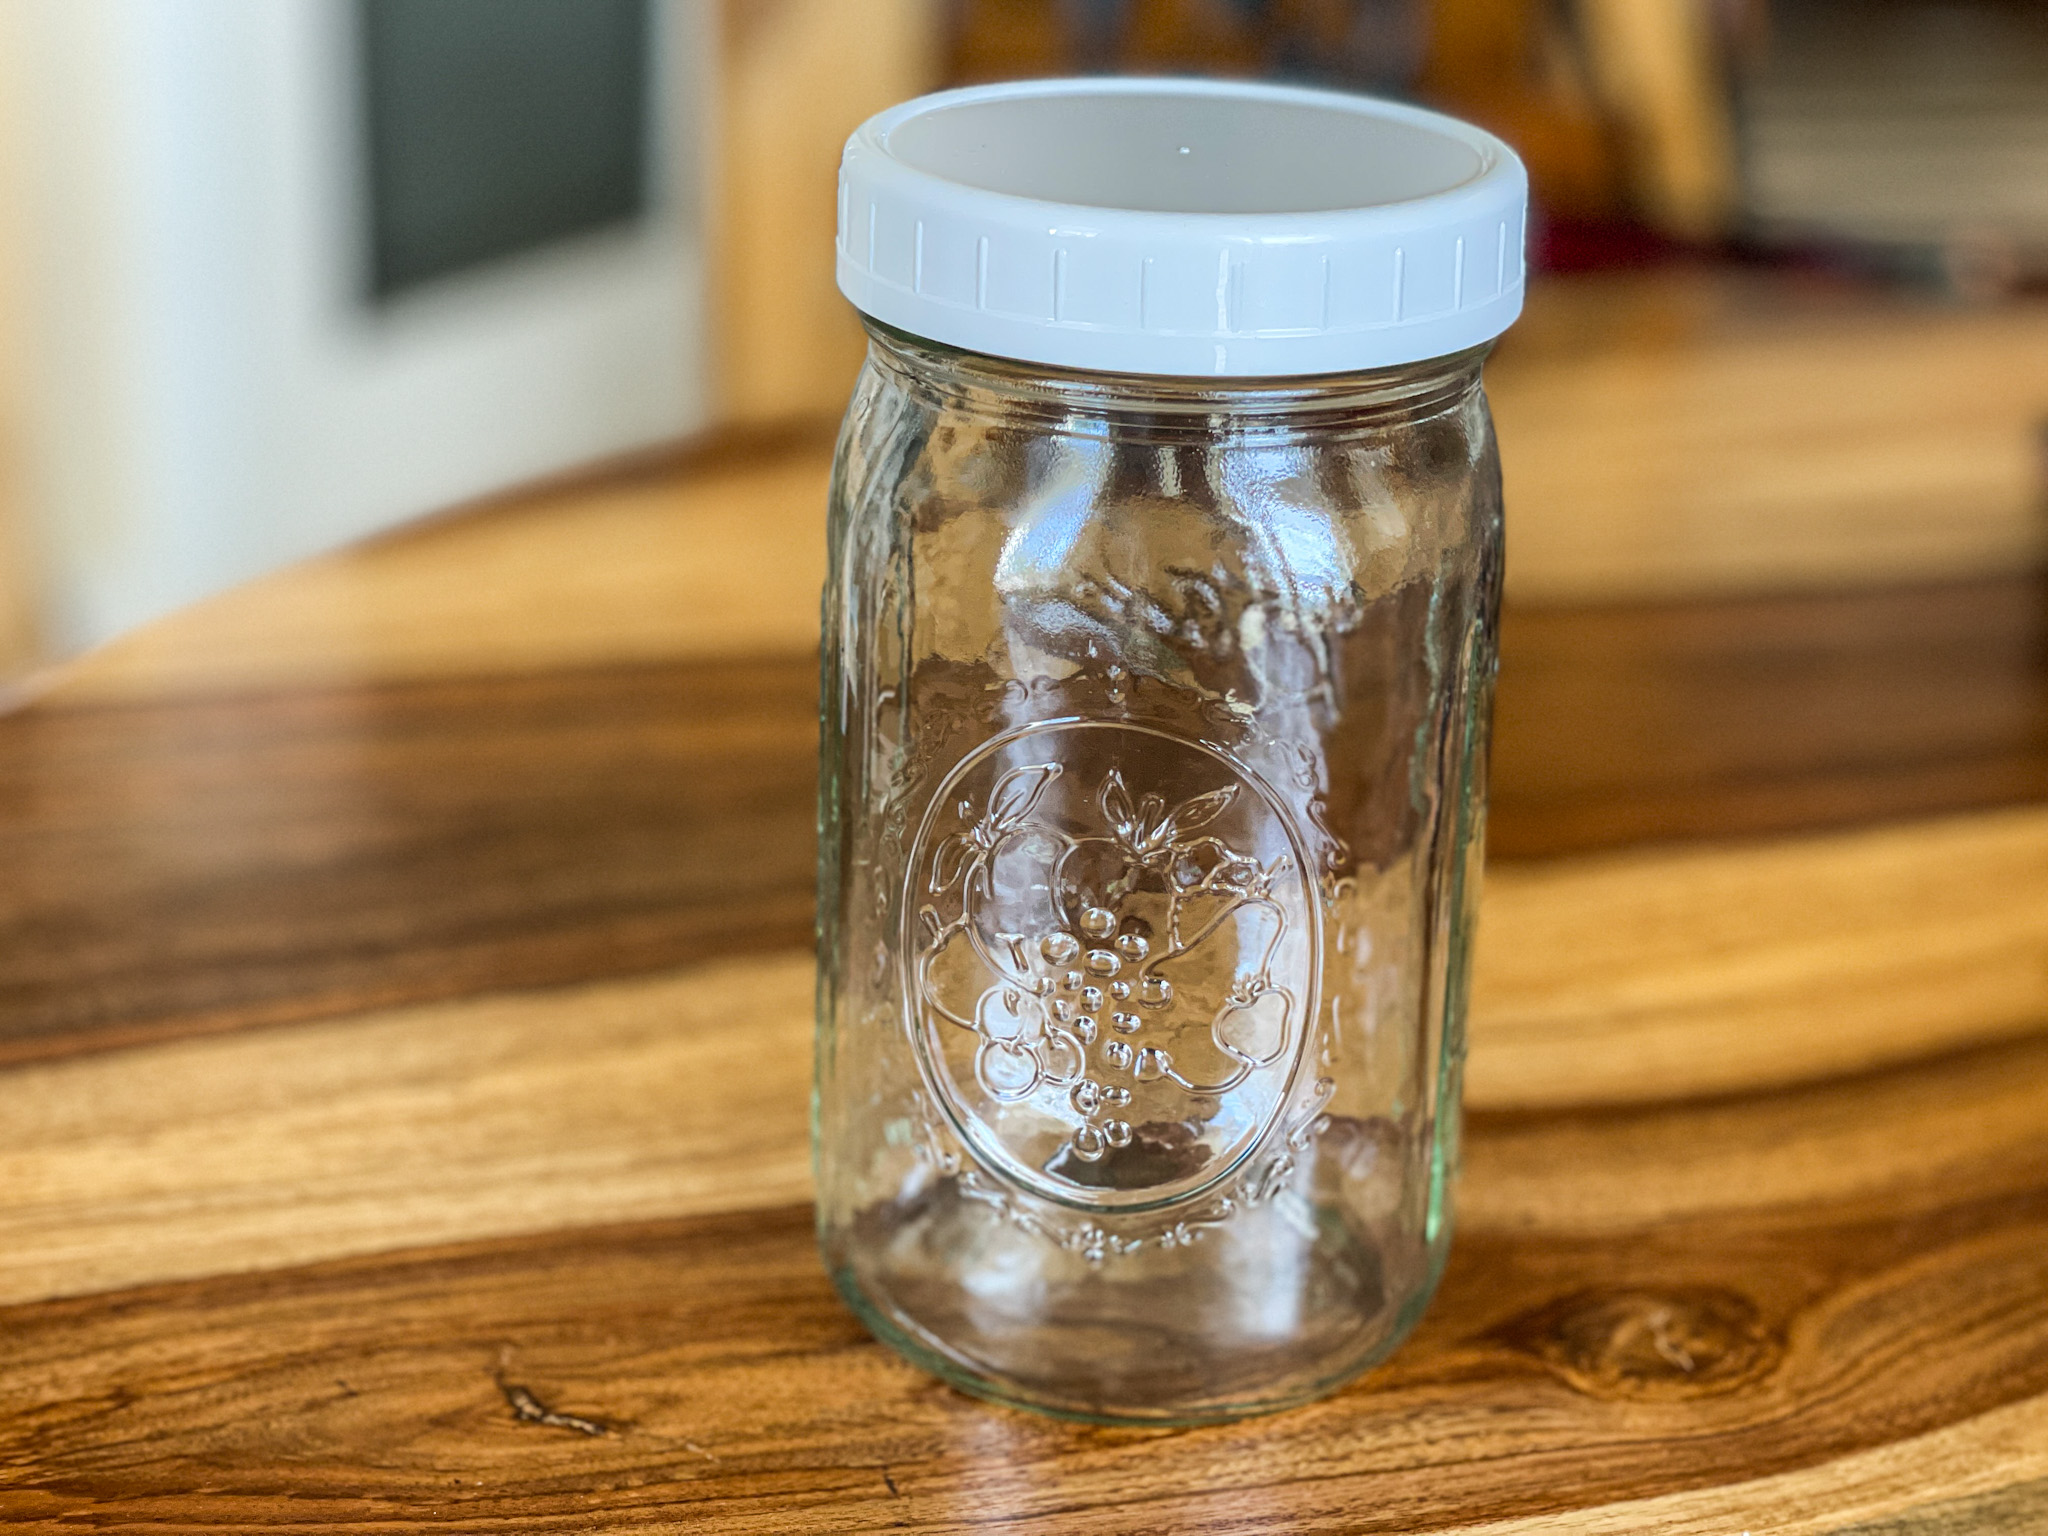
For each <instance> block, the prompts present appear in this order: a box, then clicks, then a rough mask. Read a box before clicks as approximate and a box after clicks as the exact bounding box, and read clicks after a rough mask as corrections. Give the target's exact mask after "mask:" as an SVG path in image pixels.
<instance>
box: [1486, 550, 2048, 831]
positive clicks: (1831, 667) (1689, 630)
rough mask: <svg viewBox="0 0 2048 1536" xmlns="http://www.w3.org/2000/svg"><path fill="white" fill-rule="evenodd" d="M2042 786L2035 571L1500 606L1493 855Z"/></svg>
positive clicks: (1941, 806) (1985, 799) (1869, 812)
mask: <svg viewBox="0 0 2048 1536" xmlns="http://www.w3.org/2000/svg"><path fill="white" fill-rule="evenodd" d="M2044 794H2048V582H2044V581H2043V580H2041V579H2040V578H2038V577H2007V578H1990V579H1986V580H1981V581H1968V582H1952V583H1939V584H1930V585H1923V586H1912V587H1899V588H1888V589H1881V590H1875V591H1860V592H1859V591H1846V592H1833V593H1827V592H1822V593H1808V594H1804V595H1802V596H1798V597H1780V598H1722V599H1711V600H1694V601H1689V602H1676V601H1671V602H1664V603H1634V604H1598V605H1591V606H1587V607H1583V608H1566V609H1557V608H1541V607H1537V608H1531V607H1528V606H1525V605H1523V606H1518V605H1516V604H1513V603H1510V604H1509V605H1508V607H1507V609H1506V612H1505V613H1504V615H1503V618H1502V626H1501V682H1500V691H1499V695H1498V700H1497V703H1496V707H1495V723H1494V772H1493V819H1492V823H1491V827H1492V832H1491V839H1490V844H1489V846H1490V848H1491V850H1492V852H1493V853H1494V854H1495V855H1496V856H1499V857H1517V856H1522V857H1526V856H1532V855H1541V854H1546V853H1556V852H1564V851H1568V850H1570V849H1574V848H1583V847H1587V846H1592V845H1600V844H1609V845H1611V844H1615V843H1622V842H1631V841H1638V840H1643V839H1651V838H1673V837H1714V836H1730V835H1741V834H1744V833H1754V832H1772V831H1781V830H1786V829H1790V828H1796V827H1802V826H1819V825H1829V824H1835V825H1840V824H1843V823H1848V822H1856V821H1868V820H1874V819H1878V818H1883V817H1896V816H1908V815H1922V814H1928V813H1932V812H1937V811H1943V810H1952V809H1959V808H1962V807H1965V806H1985V805H2000V804H2010V803H2013V802H2015V801H2021V800H2032V799H2038V798H2041V797H2042V796H2043V795H2044Z"/></svg>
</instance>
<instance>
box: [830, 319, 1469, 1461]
mask: <svg viewBox="0 0 2048 1536" xmlns="http://www.w3.org/2000/svg"><path fill="white" fill-rule="evenodd" d="M870 333H871V337H872V344H871V347H870V351H869V355H868V362H867V366H866V370H865V372H864V373H863V375H862V377H861V380H860V383H859V386H858V389H857V392H856V394H855V397H854V400H853V404H852V407H851V410H850V411H849V413H848V415H847V418H846V424H845V428H844V432H843V435H842V437H841V440H840V446H839V454H838V462H837V467H836V472H835V477H834V487H833V495H832V512H831V522H830V533H829V538H830V550H831V566H830V575H829V578H828V582H827V588H826V593H825V605H824V637H825V644H824V670H823V743H822V779H821V793H820V833H821V838H820V861H819V871H820V878H819V913H820V915H819V943H820V965H819V978H820V979H819V995H818V1018H819V1031H818V1060H817V1097H816V1105H815V1117H816V1118H815V1127H816V1153H817V1177H818V1223H819V1232H820V1237H821V1242H822V1245H823V1250H824V1254H825V1257H826V1260H827V1263H828V1265H829V1267H830V1270H831V1274H832V1277H833V1279H834V1281H835V1283H836V1284H837V1285H838V1288H839V1290H840V1292H841V1293H842V1294H843V1295H844V1296H845V1298H846V1300H847V1301H848V1303H849V1304H850V1305H851V1306H852V1307H853V1308H854V1310H855V1311H857V1312H858V1313H859V1314H860V1316H861V1317H862V1318H863V1319H864V1320H865V1321H866V1322H867V1324H868V1325H869V1326H870V1327H871V1328H872V1329H873V1330H874V1331H875V1332H876V1333H877V1334H879V1335H880V1336H881V1337H882V1338H884V1339H885V1340H887V1341H888V1342H889V1343H891V1344H893V1345H894V1346H895V1347H896V1348H898V1349H899V1350H901V1351H902V1352H903V1353H904V1354H906V1355H908V1356H910V1357H911V1358H912V1359H913V1360H916V1361H917V1362H919V1363H921V1364H922V1365H924V1366H926V1367H928V1368H929V1369H931V1370H933V1371H935V1372H937V1373H938V1374H940V1375H941V1376H944V1377H946V1378H947V1379H949V1380H951V1381H953V1382H955V1383H957V1384H958V1385H960V1386H963V1387H965V1388H968V1389H969V1390H972V1391H975V1392H978V1393H982V1394H985V1395H987V1396H989V1397H992V1398H996V1399H999V1400H1002V1401H1006V1402H1010V1403H1015V1404H1020V1405H1026V1406H1030V1407H1033V1408H1038V1409H1043V1410H1048V1411H1051V1412H1055V1413H1061V1414H1067V1415H1072V1416H1076V1417H1081V1418H1088V1419H1097V1420H1109V1421H1141V1422H1190V1421H1198V1420H1204V1419H1213V1418H1220V1417H1227V1416H1233V1415H1237V1414H1242V1413H1247V1412H1255V1411H1260V1410H1264V1409H1271V1408H1277V1407H1282V1406H1285V1405H1288V1404H1291V1403H1296V1402H1299V1401H1302V1400H1304V1399H1306V1398H1309V1397H1312V1396H1314V1395H1316V1394H1318V1393H1320V1392H1323V1391H1325V1390H1327V1389H1329V1388H1330V1387H1331V1386H1333V1385H1334V1384H1336V1383H1338V1382H1340V1381H1342V1380H1344V1379H1345V1378H1347V1377H1349V1376H1351V1375H1353V1374H1354V1373H1356V1372H1358V1371H1359V1370H1361V1369H1363V1368H1364V1367H1366V1366H1368V1365H1370V1364H1372V1363H1373V1362H1374V1361H1376V1360H1378V1359H1380V1358H1381V1357H1382V1356H1384V1355H1385V1354H1386V1353H1387V1352H1388V1351H1389V1350H1391V1349H1392V1348H1393V1347H1394V1346H1395V1345H1396V1344H1397V1343H1398V1342H1399V1341H1400V1340H1401V1338H1402V1337H1403V1336H1404V1335H1405V1334H1406V1333H1407V1332H1408V1331H1409V1330H1410V1329H1411V1328H1412V1327H1413V1326H1414V1324H1415V1322H1416V1319H1417V1318H1418V1316H1419V1315H1420V1313H1421V1311H1422V1309H1423V1307H1424V1305H1425V1304H1426V1302H1427V1300H1428V1298H1429V1296H1430V1294H1431V1291H1432V1290H1433V1288H1434V1286H1435V1284H1436V1281H1437V1277H1438V1275H1439V1273H1440V1272H1441V1269H1442V1267H1443V1262H1444V1256H1445V1251H1446V1246H1447V1244H1448V1241H1449V1236H1450V1228H1451V1205H1450V1199H1451V1181H1452V1176H1453V1173H1454V1171H1455V1167H1456V1163H1457V1148H1458V1115H1459V1110H1458V1102H1459V1078H1460V1064H1461V1061H1462V1057H1463V1049H1464V1012H1465V994H1466V974H1467V967H1468V956H1469V953H1470V940H1471V933H1472V922H1473V910H1474V903H1475V900H1476V897H1477V893H1478V876H1479V861H1480V848H1481V839H1482V826H1483V821H1484V808H1485V763H1486V739H1487V721H1488V712H1489V708H1490V704H1491V697H1492V688H1493V677H1494V667H1495V616H1496V608H1497V602H1498V595H1499V591H1500V572H1501V501H1500V477H1499V469H1498V463H1497V459H1496V456H1495V451H1494V443H1493V435H1492V429H1491V424H1490V421H1489V418H1488V415H1487V410H1486V403H1485V397H1484V395H1483V393H1482V391H1481V388H1480V361H1481V357H1482V356H1483V353H1484V348H1483V347H1481V348H1475V349H1471V350H1466V351H1463V352H1460V353H1459V354H1457V355H1455V356H1450V357H1445V358H1441V359H1438V360H1435V361H1431V362H1426V363H1419V364H1413V365H1408V366H1403V367H1396V368H1385V369H1378V370H1373V371H1367V372H1356V373H1349V374H1341V375H1323V376H1316V377H1312V378H1277V379H1264V380H1261V379H1231V380H1220V381H1203V380H1193V379H1177V378H1159V377H1144V376H1137V375H1117V374H1104V373H1088V372H1082V371H1079V370H1072V369H1063V368H1052V367H1046V366H1041V365H1036V364H1030V363H1019V362H1008V361H1000V360H997V359H995V358H992V357H988V356H982V355H976V354H973V353H967V352H962V351H958V350H954V349H951V348H949V347H946V346H941V345H938V344H935V343H930V342H926V341H922V340H919V339H916V338H913V337H911V336H909V335H906V334H903V333H901V332H898V331H894V330H891V329H889V328H888V327H886V326H883V325H880V324H872V323H871V325H870Z"/></svg>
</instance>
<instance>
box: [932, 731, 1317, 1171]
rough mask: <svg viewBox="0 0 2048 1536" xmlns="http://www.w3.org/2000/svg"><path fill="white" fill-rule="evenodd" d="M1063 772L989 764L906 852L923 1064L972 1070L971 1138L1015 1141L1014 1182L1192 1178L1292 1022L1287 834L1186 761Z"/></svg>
mask: <svg viewBox="0 0 2048 1536" xmlns="http://www.w3.org/2000/svg"><path fill="white" fill-rule="evenodd" d="M1076 729H1082V728H1081V727H1076ZM1097 739H1099V738H1097ZM1154 750H1155V751H1156V748H1155V749H1154ZM1189 755H1190V756H1194V755H1195V754H1194V753H1193V751H1192V749H1189ZM1012 761H1015V759H1014V758H1013V759H1012ZM1197 761H1198V762H1199V761H1200V759H1199V758H1197ZM1219 761H1220V759H1219ZM1073 767H1074V765H1071V764H1068V763H1061V762H1051V761H1048V762H1040V763H1033V764H1029V765H1027V766H1023V767H1014V768H1009V769H1007V770H1006V771H1004V772H1002V773H1000V774H999V775H997V776H995V777H994V780H993V782H992V783H991V784H990V786H989V788H988V791H987V793H986V796H985V798H983V799H982V800H981V802H980V804H979V805H977V801H976V797H975V796H973V795H971V794H970V795H968V796H966V797H965V798H962V799H960V800H958V801H957V802H956V803H954V804H953V805H951V806H950V807H948V810H949V812H950V818H951V823H952V825H953V826H954V827H955V828H957V829H958V830H955V831H952V832H950V833H946V834H945V835H944V836H943V837H941V838H939V839H938V840H937V841H936V842H935V843H934V845H933V846H932V849H931V851H930V853H929V854H928V855H926V856H925V857H924V859H923V860H922V862H921V863H917V864H915V865H914V867H916V868H918V869H920V870H921V871H923V872H924V876H923V879H922V880H921V882H920V883H921V885H922V887H923V890H922V893H921V894H923V895H924V896H927V897H929V898H930V899H929V900H928V901H925V902H924V903H923V904H922V905H921V906H920V908H919V910H918V913H917V923H916V930H915V932H916V934H917V937H918V943H917V944H916V947H915V953H914V956H913V958H912V963H913V973H912V974H913V978H914V1000H915V1002H916V1004H917V1005H918V1009H919V1012H920V1014H921V1015H922V1017H923V1018H924V1019H926V1020H928V1021H931V1022H930V1024H929V1026H928V1027H929V1028H931V1029H936V1030H937V1033H936V1034H928V1036H927V1038H928V1039H929V1040H930V1041H931V1042H932V1049H933V1050H934V1051H935V1052H936V1057H935V1058H933V1059H932V1070H934V1071H935V1072H937V1073H938V1074H939V1076H940V1080H941V1083H942V1085H943V1083H946V1082H957V1083H958V1084H959V1085H960V1086H961V1087H962V1088H964V1087H965V1085H966V1081H967V1079H968V1078H969V1077H970V1076H971V1079H972V1082H973V1085H974V1087H975V1088H976V1090H978V1095H979V1101H980V1102H979V1106H978V1107H977V1105H976V1103H975V1102H974V1099H973V1098H972V1097H970V1098H968V1099H966V1100H964V1101H963V1100H961V1099H960V1098H959V1097H958V1096H957V1093H956V1095H955V1097H954V1098H953V1100H952V1102H954V1103H956V1104H957V1105H959V1107H960V1111H961V1113H962V1114H964V1116H965V1117H966V1124H967V1125H968V1126H970V1127H972V1128H973V1129H972V1130H971V1131H970V1139H979V1138H980V1137H982V1136H985V1137H986V1138H987V1143H992V1144H993V1145H995V1146H996V1147H998V1148H1001V1149H1004V1150H1005V1151H1007V1152H1010V1153H1014V1154H1015V1155H1016V1156H1017V1157H1018V1158H1019V1159H1020V1160H1021V1161H1020V1162H1017V1163H1013V1164H1011V1165H1010V1166H1011V1167H1012V1171H1013V1173H1016V1174H1019V1175H1020V1176H1022V1177H1023V1178H1024V1179H1025V1181H1026V1182H1027V1183H1031V1184H1034V1185H1036V1184H1038V1183H1040V1182H1044V1183H1046V1184H1047V1185H1048V1186H1049V1187H1050V1188H1051V1189H1053V1190H1055V1191H1062V1192H1067V1191H1071V1192H1076V1193H1078V1192H1083V1191H1087V1192H1102V1193H1103V1194H1105V1195H1115V1196H1119V1197H1121V1196H1125V1195H1129V1196H1132V1197H1136V1196H1138V1195H1141V1194H1142V1193H1143V1192H1144V1191H1146V1190H1147V1189H1149V1188H1153V1187H1159V1186H1173V1185H1186V1186H1187V1187H1190V1188H1192V1187H1195V1185H1196V1184H1197V1183H1198V1182H1199V1178H1200V1176H1201V1170H1202V1169H1203V1168H1204V1167H1205V1166H1206V1165H1207V1164H1209V1163H1211V1162H1214V1161H1216V1160H1218V1159H1220V1158H1222V1157H1224V1156H1225V1155H1226V1154H1228V1153H1229V1152H1230V1151H1231V1150H1232V1148H1233V1147H1234V1146H1241V1145H1248V1144H1249V1140H1248V1138H1255V1137H1256V1135H1257V1134H1258V1129H1259V1125H1260V1124H1261V1123H1265V1122H1270V1119H1271V1116H1272V1115H1273V1114H1274V1113H1277V1110H1278V1106H1279V1103H1280V1100H1281V1098H1282V1097H1283V1094H1284V1088H1285V1083H1286V1080H1287V1068H1286V1066H1285V1065H1284V1064H1285V1063H1287V1062H1289V1061H1290V1060H1291V1059H1292V1056H1293V1054H1294V1053H1295V1050H1296V1047H1297V1045H1298V1043H1299V1036H1300V1034H1301V1031H1302V1029H1303V1028H1304V1026H1305V1020H1304V1018H1303V1016H1302V1012H1303V1008H1304V1006H1305V1004H1304V998H1303V995H1302V993H1301V991H1300V988H1299V984H1298V983H1297V984H1296V985H1294V986H1290V985H1289V984H1288V982H1289V981H1290V980H1292V979H1293V978H1292V977H1282V976H1278V975H1276V974H1275V971H1276V965H1277V964H1278V963H1279V961H1280V959H1281V956H1282V951H1283V944H1284V941H1285V939H1286V936H1287V934H1288V932H1289V931H1290V930H1289V908H1288V901H1289V900H1291V901H1292V902H1294V903H1295V904H1296V906H1297V907H1298V906H1299V904H1300V903H1301V902H1302V901H1303V900H1304V899H1308V898H1305V896H1304V892H1305V889H1306V887H1305V884H1304V882H1303V879H1302V876H1301V870H1300V861H1299V859H1298V858H1297V857H1296V856H1295V855H1294V854H1293V853H1292V852H1291V851H1290V850H1291V849H1292V848H1293V847H1294V846H1296V845H1295V844H1294V843H1293V842H1292V841H1290V840H1289V839H1287V838H1286V837H1284V836H1281V835H1275V834H1276V833H1277V832H1278V830H1279V829H1278V827H1277V826H1276V822H1277V818H1278V815H1279V814H1280V813H1279V812H1278V811H1277V808H1276V806H1275V805H1274V804H1273V802H1272V800H1271V798H1270V795H1268V794H1267V793H1266V792H1264V791H1259V792H1257V793H1256V794H1255V793H1254V792H1253V791H1251V790H1249V789H1247V788H1246V786H1245V784H1244V783H1242V782H1238V783H1232V782H1225V783H1222V784H1217V783H1216V779H1217V778H1218V777H1223V776H1225V775H1220V774H1216V773H1214V772H1211V773H1210V774H1209V778H1210V783H1209V784H1208V785H1207V786H1204V785H1202V784H1201V783H1200V782H1199V779H1200V775H1199V773H1194V774H1191V773H1189V772H1187V771H1186V769H1185V767H1183V768H1182V770H1181V771H1180V772H1178V773H1177V774H1172V775H1169V776H1168V777H1167V779H1166V780H1165V782H1168V783H1175V784H1178V785H1179V786H1180V787H1181V789H1182V793H1180V794H1178V795H1172V796H1169V795H1163V794H1158V793H1145V794H1133V793H1132V791H1131V789H1130V787H1129V785H1128V783H1127V782H1126V779H1125V774H1124V768H1123V765H1122V764H1121V763H1119V762H1117V761H1115V760H1114V759H1113V758H1112V759H1111V760H1110V761H1109V762H1107V763H1106V764H1105V763H1103V762H1102V761H1101V758H1100V757H1097V758H1096V759H1095V761H1094V764H1093V770H1092V771H1090V770H1089V768H1088V765H1087V764H1086V763H1085V762H1084V763H1083V764H1082V768H1083V772H1085V773H1086V777H1076V776H1075V773H1074V771H1073ZM1190 779H1193V780H1194V782H1192V783H1191V782H1190ZM1189 790H1192V791H1193V792H1192V793H1189V792H1187V791H1189ZM1091 791H1092V793H1091ZM1260 796H1263V797H1264V798H1260ZM1262 829H1263V830H1262ZM921 836H922V834H921ZM1262 843H1263V844H1264V848H1265V850H1266V851H1267V852H1268V856H1267V857H1266V858H1265V859H1263V860H1262V859H1261V857H1260V856H1259V852H1258V851H1256V850H1259V849H1260V847H1261V844H1262ZM1296 949H1297V951H1298V950H1299V945H1297V946H1296ZM956 1031H966V1032H969V1033H968V1034H961V1033H957V1032H956ZM948 1074H953V1075H952V1076H948ZM1259 1074H1265V1077H1263V1078H1261V1079H1260V1081H1261V1082H1262V1083H1263V1084H1264V1086H1263V1087H1247V1086H1246V1085H1247V1084H1249V1083H1251V1081H1252V1079H1254V1078H1255V1077H1257V1076H1258V1075H1259ZM1242 1094H1251V1095H1253V1097H1252V1098H1250V1099H1243V1098H1242ZM1048 1138H1056V1139H1048ZM1062 1197H1063V1198H1065V1197H1067V1196H1066V1195H1064V1194H1063V1196H1062Z"/></svg>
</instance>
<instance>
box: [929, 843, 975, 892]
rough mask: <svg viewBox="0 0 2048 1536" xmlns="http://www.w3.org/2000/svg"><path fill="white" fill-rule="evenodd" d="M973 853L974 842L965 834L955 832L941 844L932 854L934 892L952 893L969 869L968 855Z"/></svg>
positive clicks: (932, 885)
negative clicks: (963, 873) (965, 871)
mask: <svg viewBox="0 0 2048 1536" xmlns="http://www.w3.org/2000/svg"><path fill="white" fill-rule="evenodd" d="M973 852H974V841H973V839H972V838H970V837H968V836H967V835H966V834H965V833H963V832H955V833H954V834H953V835H952V836H951V837H949V838H947V839H946V840H945V841H944V842H943V843H941V844H939V846H938V849H937V851H936V852H934V853H933V854H932V878H931V888H932V890H933V891H934V892H937V891H950V890H951V889H952V888H953V887H954V885H955V884H957V883H958V881H959V879H960V876H961V873H962V872H963V871H964V870H965V869H966V868H967V858H968V855H969V854H971V853H973Z"/></svg>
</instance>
